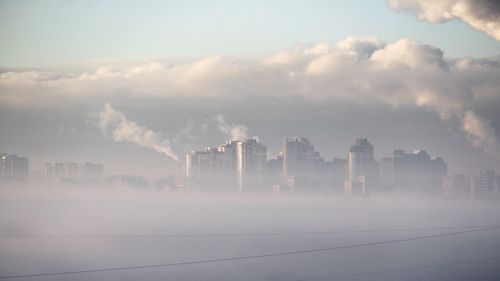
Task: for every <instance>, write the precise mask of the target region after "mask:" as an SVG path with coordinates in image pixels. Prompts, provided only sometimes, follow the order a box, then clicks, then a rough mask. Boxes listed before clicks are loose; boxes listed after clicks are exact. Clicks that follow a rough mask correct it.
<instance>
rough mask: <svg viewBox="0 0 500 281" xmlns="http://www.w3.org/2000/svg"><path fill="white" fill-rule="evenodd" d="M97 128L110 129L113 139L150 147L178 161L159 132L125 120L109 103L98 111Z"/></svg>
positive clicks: (105, 130) (166, 140) (167, 141)
mask: <svg viewBox="0 0 500 281" xmlns="http://www.w3.org/2000/svg"><path fill="white" fill-rule="evenodd" d="M99 128H100V129H101V130H102V132H103V133H105V132H107V131H108V130H109V131H111V134H112V136H113V140H114V141H117V142H129V143H133V144H137V145H139V146H142V147H147V148H151V149H153V150H154V151H156V152H158V153H161V154H164V155H166V156H168V157H170V158H172V159H174V160H175V161H179V159H178V157H177V155H176V154H175V152H174V150H173V149H172V147H171V146H170V142H169V140H168V139H163V138H162V135H161V133H158V132H154V131H152V130H150V129H148V128H146V127H143V126H140V125H137V124H136V123H135V122H132V121H129V120H127V118H126V117H125V115H124V114H123V113H122V112H120V111H117V110H115V109H114V108H113V107H112V106H111V105H110V104H109V103H106V104H105V105H104V109H103V110H102V111H101V112H100V113H99Z"/></svg>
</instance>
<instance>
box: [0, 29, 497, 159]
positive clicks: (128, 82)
mask: <svg viewBox="0 0 500 281" xmlns="http://www.w3.org/2000/svg"><path fill="white" fill-rule="evenodd" d="M271 62H272V63H271ZM82 77H86V79H82ZM498 77H500V60H499V58H485V59H474V58H462V59H446V58H445V57H444V54H443V52H442V51H441V50H440V49H438V48H436V47H433V46H429V45H424V44H420V43H418V42H416V41H413V40H410V39H401V40H398V41H395V42H391V43H385V42H382V41H380V40H379V39H377V38H374V37H368V38H354V37H349V38H346V39H345V40H343V41H341V42H339V43H338V44H336V45H328V44H317V45H312V46H295V47H293V48H291V49H286V50H281V51H278V52H277V53H276V54H274V55H272V56H270V57H263V58H256V59H238V58H228V57H222V56H216V57H208V58H202V59H199V60H193V61H182V62H178V63H169V64H166V63H159V62H148V63H146V64H141V65H137V66H132V67H121V68H119V67H113V66H112V65H111V66H106V67H102V68H98V69H97V70H96V71H95V72H90V74H85V75H84V74H60V73H59V74H58V73H54V72H40V71H25V72H13V71H12V72H6V73H2V74H0V102H2V103H3V104H6V105H10V106H41V105H45V106H48V105H50V104H57V105H60V106H66V104H67V101H72V102H75V103H76V102H77V101H78V100H79V99H80V100H85V102H88V101H89V100H95V101H96V102H99V103H100V104H102V101H100V100H102V97H110V96H113V98H120V97H128V98H131V99H135V98H145V97H149V98H172V97H189V98H201V99H203V100H204V101H205V102H215V103H217V102H220V101H221V100H222V99H224V100H231V99H250V98H253V97H263V96H266V97H272V98H276V99H286V98H290V97H302V98H306V99H313V100H320V101H342V102H350V103H356V104H367V105H372V104H385V105H390V106H393V107H402V106H403V107H420V108H424V109H426V110H429V111H430V112H435V113H436V114H438V115H439V116H440V117H441V118H442V119H443V120H456V121H459V122H462V120H463V118H464V114H465V112H466V111H467V110H471V109H472V108H473V107H474V105H475V104H477V103H481V102H483V103H484V102H485V101H487V100H488V99H492V98H493V99H498V98H500V92H499V90H498V89H500V79H498ZM113 116H114V117H113ZM111 117H112V118H118V119H119V120H123V119H124V117H123V118H122V117H120V114H114V115H112V116H111ZM111 117H109V118H111ZM103 118H104V119H102V120H104V121H103V122H105V123H106V122H112V121H113V120H108V121H107V119H106V118H107V117H106V116H104V117H103ZM219 119H220V118H219ZM220 121H224V122H225V120H224V119H223V118H222V119H221V120H220ZM113 122H115V121H113ZM221 124H222V125H223V124H224V123H222V122H221ZM231 125H234V124H231ZM231 125H228V124H226V126H221V128H223V130H222V131H224V132H225V133H226V134H227V135H228V136H230V137H231V138H242V136H246V127H244V126H243V125H241V127H238V126H240V125H235V126H236V127H238V129H237V130H236V129H235V132H234V134H232V133H231V128H230V127H231ZM132 127H133V126H132ZM461 129H463V128H461ZM237 132H238V133H237ZM236 135H239V136H236ZM492 135H493V136H494V134H492ZM125 136H128V134H127V132H126V130H124V131H123V132H121V133H120V134H119V135H118V136H117V137H118V138H119V139H124V138H126V137H125ZM153 136H154V134H153ZM131 138H132V137H131ZM469 140H470V138H469ZM475 147H481V148H482V149H484V146H475ZM484 150H485V151H486V149H484ZM488 151H489V153H491V150H488Z"/></svg>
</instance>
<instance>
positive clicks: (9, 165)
mask: <svg viewBox="0 0 500 281" xmlns="http://www.w3.org/2000/svg"><path fill="white" fill-rule="evenodd" d="M29 167H30V166H29V160H28V157H19V156H17V155H15V154H8V153H4V152H0V178H1V179H2V180H5V181H27V180H28V179H29V170H30V168H29Z"/></svg>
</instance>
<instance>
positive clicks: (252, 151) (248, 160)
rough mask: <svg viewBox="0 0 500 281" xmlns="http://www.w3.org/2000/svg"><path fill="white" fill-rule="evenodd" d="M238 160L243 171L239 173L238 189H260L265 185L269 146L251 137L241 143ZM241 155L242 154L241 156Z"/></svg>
mask: <svg viewBox="0 0 500 281" xmlns="http://www.w3.org/2000/svg"><path fill="white" fill-rule="evenodd" d="M239 145H240V146H241V149H238V150H237V151H238V157H237V159H238V161H240V162H241V164H240V165H239V167H241V168H240V169H241V173H240V174H239V175H238V177H239V178H240V180H239V181H238V183H239V186H238V189H239V190H240V191H243V190H248V191H251V190H258V189H262V188H263V187H264V184H265V183H264V179H265V172H266V168H267V147H266V146H265V145H263V144H261V143H260V142H259V140H258V139H257V138H250V139H247V140H245V141H244V142H241V143H240V144H239ZM240 155H241V156H240Z"/></svg>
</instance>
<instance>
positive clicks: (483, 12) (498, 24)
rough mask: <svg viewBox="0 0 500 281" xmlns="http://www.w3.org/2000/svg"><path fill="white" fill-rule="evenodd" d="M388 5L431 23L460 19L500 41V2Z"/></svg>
mask: <svg viewBox="0 0 500 281" xmlns="http://www.w3.org/2000/svg"><path fill="white" fill-rule="evenodd" d="M387 4H388V5H389V7H390V8H392V9H394V10H396V11H403V12H409V13H412V14H414V15H415V16H416V17H417V19H418V20H421V21H427V22H430V23H442V22H447V21H450V20H453V19H460V20H463V21H464V22H466V23H468V24H469V25H471V26H472V27H474V28H475V29H477V30H480V31H483V32H485V33H486V34H488V35H490V36H491V37H493V38H495V39H496V40H500V2H499V1H497V0H439V1H426V0H387Z"/></svg>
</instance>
